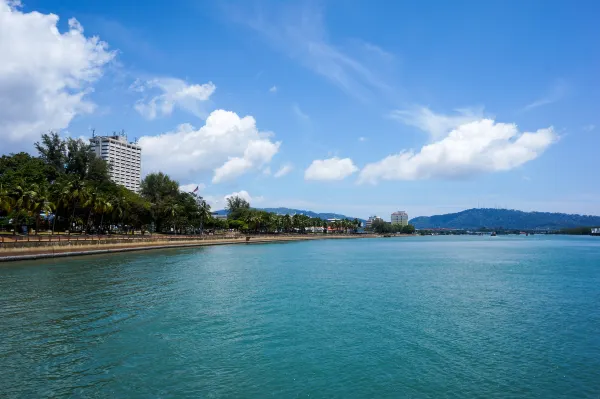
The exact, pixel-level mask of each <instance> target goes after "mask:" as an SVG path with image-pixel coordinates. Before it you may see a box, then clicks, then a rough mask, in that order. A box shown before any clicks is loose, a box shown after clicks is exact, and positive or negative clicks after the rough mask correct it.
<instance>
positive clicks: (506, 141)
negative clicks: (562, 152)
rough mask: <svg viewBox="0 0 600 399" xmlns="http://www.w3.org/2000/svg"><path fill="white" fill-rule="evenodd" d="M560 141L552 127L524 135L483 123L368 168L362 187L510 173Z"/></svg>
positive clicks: (362, 175)
mask: <svg viewBox="0 0 600 399" xmlns="http://www.w3.org/2000/svg"><path fill="white" fill-rule="evenodd" d="M556 140H557V136H556V134H555V133H554V131H553V129H552V128H551V127H550V128H547V129H539V130H537V131H536V132H533V133H532V132H525V133H520V132H519V130H518V129H517V126H516V125H515V124H508V123H496V122H494V121H493V120H491V119H482V120H479V121H475V122H470V123H465V124H462V125H460V126H458V127H457V128H455V129H453V130H452V131H451V132H450V133H449V134H448V136H447V137H445V138H444V139H442V140H440V141H437V142H434V143H432V144H429V145H426V146H424V147H423V148H421V150H420V151H419V152H417V153H415V152H413V151H402V152H400V153H399V154H396V155H390V156H388V157H386V158H384V159H382V160H381V161H379V162H375V163H371V164H368V165H367V166H365V168H364V169H363V170H362V171H361V172H360V175H359V183H376V182H377V181H379V180H417V179H429V178H459V177H465V176H469V175H474V174H477V173H484V172H496V171H506V170H510V169H513V168H515V167H518V166H520V165H522V164H524V163H525V162H528V161H531V160H533V159H535V158H537V157H538V156H540V155H541V154H542V153H543V152H544V151H545V150H546V148H548V146H550V145H551V144H552V143H554V142H555V141H556Z"/></svg>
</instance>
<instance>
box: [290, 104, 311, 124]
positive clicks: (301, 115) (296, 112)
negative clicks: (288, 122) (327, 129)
mask: <svg viewBox="0 0 600 399" xmlns="http://www.w3.org/2000/svg"><path fill="white" fill-rule="evenodd" d="M292 111H293V112H294V115H296V116H297V117H298V119H300V120H303V121H308V120H310V116H308V115H307V114H305V113H304V112H303V111H302V110H301V109H300V106H299V105H298V104H293V105H292Z"/></svg>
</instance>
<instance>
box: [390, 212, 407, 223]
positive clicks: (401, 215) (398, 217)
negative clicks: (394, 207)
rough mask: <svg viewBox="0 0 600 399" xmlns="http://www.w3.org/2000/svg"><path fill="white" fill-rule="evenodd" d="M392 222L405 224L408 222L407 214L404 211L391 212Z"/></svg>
mask: <svg viewBox="0 0 600 399" xmlns="http://www.w3.org/2000/svg"><path fill="white" fill-rule="evenodd" d="M392 224H399V225H401V226H406V225H407V224H408V214H407V213H406V212H404V211H398V212H394V213H392Z"/></svg>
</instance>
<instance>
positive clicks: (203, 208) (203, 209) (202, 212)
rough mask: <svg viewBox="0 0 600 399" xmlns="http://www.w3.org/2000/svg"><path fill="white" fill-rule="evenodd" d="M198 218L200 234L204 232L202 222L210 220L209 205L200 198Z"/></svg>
mask: <svg viewBox="0 0 600 399" xmlns="http://www.w3.org/2000/svg"><path fill="white" fill-rule="evenodd" d="M198 216H199V217H200V234H202V233H203V232H204V221H205V220H209V219H210V218H211V213H210V205H208V203H207V202H206V201H205V200H204V199H202V198H200V199H199V200H198Z"/></svg>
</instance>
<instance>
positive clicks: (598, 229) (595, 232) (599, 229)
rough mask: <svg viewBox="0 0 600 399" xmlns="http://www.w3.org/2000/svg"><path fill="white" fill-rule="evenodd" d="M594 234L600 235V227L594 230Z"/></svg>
mask: <svg viewBox="0 0 600 399" xmlns="http://www.w3.org/2000/svg"><path fill="white" fill-rule="evenodd" d="M592 234H600V227H595V228H593V229H592Z"/></svg>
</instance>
